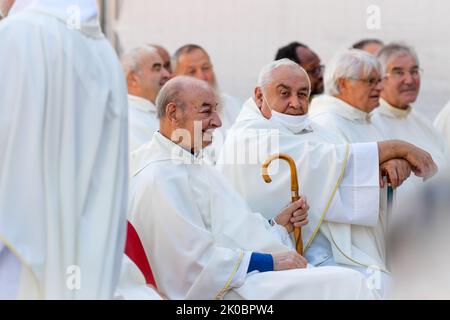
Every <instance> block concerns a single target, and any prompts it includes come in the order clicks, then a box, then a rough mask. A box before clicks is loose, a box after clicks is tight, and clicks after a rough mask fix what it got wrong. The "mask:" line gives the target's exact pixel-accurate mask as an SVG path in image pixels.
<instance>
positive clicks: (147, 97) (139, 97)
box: [121, 45, 170, 153]
mask: <svg viewBox="0 0 450 320" xmlns="http://www.w3.org/2000/svg"><path fill="white" fill-rule="evenodd" d="M121 62H122V68H123V70H124V72H125V78H126V80H127V85H128V108H129V114H128V117H129V118H128V122H129V150H130V153H131V152H133V151H135V150H136V149H138V148H139V147H140V146H141V145H143V144H145V143H147V142H149V141H150V140H151V138H152V137H153V133H155V132H156V131H158V128H159V122H158V119H157V118H156V107H155V101H156V96H157V95H158V92H159V90H161V88H162V86H163V85H164V84H165V83H166V82H167V80H169V76H170V74H169V72H168V71H167V70H166V69H165V68H164V62H163V60H162V58H161V57H160V55H159V54H158V51H157V49H156V48H153V47H150V46H146V45H143V46H140V47H137V48H134V49H131V50H130V51H128V52H126V53H124V54H123V55H122V57H121Z"/></svg>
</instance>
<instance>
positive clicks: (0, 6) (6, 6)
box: [0, 0, 15, 17]
mask: <svg viewBox="0 0 450 320" xmlns="http://www.w3.org/2000/svg"><path fill="white" fill-rule="evenodd" d="M14 2H15V0H0V15H2V16H3V17H6V16H7V15H8V12H9V10H10V9H11V7H12V5H13V4H14Z"/></svg>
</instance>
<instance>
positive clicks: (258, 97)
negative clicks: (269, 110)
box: [253, 87, 264, 109]
mask: <svg viewBox="0 0 450 320" xmlns="http://www.w3.org/2000/svg"><path fill="white" fill-rule="evenodd" d="M253 94H254V97H255V103H256V105H257V106H258V108H259V109H261V108H262V106H263V102H264V99H263V93H262V89H261V87H256V88H255V91H254V93H253Z"/></svg>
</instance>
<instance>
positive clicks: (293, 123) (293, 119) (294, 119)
mask: <svg viewBox="0 0 450 320" xmlns="http://www.w3.org/2000/svg"><path fill="white" fill-rule="evenodd" d="M263 99H264V101H265V102H266V104H267V106H268V107H269V109H270V111H271V112H272V118H270V120H271V121H274V122H276V123H279V124H281V125H282V126H284V127H286V128H287V129H289V130H290V131H291V132H292V133H295V134H299V133H301V132H302V131H304V130H306V131H312V128H311V120H310V119H309V117H308V115H307V114H305V115H302V116H292V115H289V114H284V113H281V112H277V111H275V110H273V108H272V107H271V106H270V104H269V103H268V102H267V99H266V97H265V96H264V95H263Z"/></svg>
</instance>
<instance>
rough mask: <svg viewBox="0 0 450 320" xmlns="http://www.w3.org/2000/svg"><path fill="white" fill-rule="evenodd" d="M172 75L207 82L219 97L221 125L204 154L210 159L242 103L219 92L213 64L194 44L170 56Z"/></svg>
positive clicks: (202, 49) (206, 54)
mask: <svg viewBox="0 0 450 320" xmlns="http://www.w3.org/2000/svg"><path fill="white" fill-rule="evenodd" d="M172 68H173V75H174V76H189V77H195V78H197V79H200V80H204V81H206V82H208V83H209V84H210V85H211V86H212V87H213V88H214V89H215V91H216V94H217V95H218V97H219V115H220V119H221V121H222V126H221V127H220V128H218V129H217V130H215V132H214V139H213V143H212V144H211V145H210V146H209V147H208V149H207V151H206V152H205V155H207V156H208V158H209V159H210V160H211V161H212V162H215V161H216V157H217V155H218V153H219V152H220V149H221V147H222V145H223V143H224V141H225V139H226V135H227V131H228V129H230V127H231V126H232V125H233V123H234V121H235V120H236V118H237V116H238V115H239V112H240V111H241V106H242V103H241V102H240V101H238V99H236V98H235V97H232V96H230V95H229V94H226V93H223V92H220V88H219V85H218V83H217V79H216V74H215V72H214V65H213V64H212V62H211V58H210V56H209V54H208V53H207V52H206V50H205V49H204V48H202V47H200V46H198V45H195V44H187V45H184V46H182V47H180V48H179V49H178V50H177V51H176V52H175V53H174V55H173V57H172Z"/></svg>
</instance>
